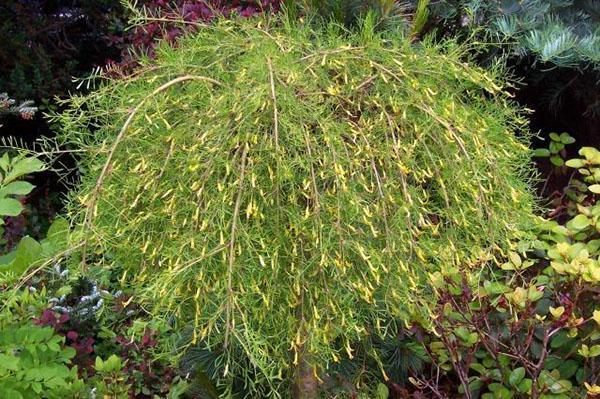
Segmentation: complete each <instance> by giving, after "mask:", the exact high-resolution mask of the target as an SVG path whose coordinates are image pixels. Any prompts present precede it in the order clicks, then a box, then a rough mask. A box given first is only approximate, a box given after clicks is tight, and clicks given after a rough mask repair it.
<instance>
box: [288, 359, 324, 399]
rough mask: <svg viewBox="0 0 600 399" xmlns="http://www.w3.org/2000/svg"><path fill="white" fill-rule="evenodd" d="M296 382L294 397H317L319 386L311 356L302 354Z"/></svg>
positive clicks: (312, 398)
mask: <svg viewBox="0 0 600 399" xmlns="http://www.w3.org/2000/svg"><path fill="white" fill-rule="evenodd" d="M295 382H296V383H295V384H294V399H317V398H318V397H319V386H318V381H317V378H316V377H315V374H314V371H313V365H312V363H311V361H310V356H308V355H307V354H302V355H300V358H299V359H298V366H297V367H296V381H295Z"/></svg>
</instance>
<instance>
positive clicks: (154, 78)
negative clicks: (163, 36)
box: [55, 17, 533, 397]
mask: <svg viewBox="0 0 600 399" xmlns="http://www.w3.org/2000/svg"><path fill="white" fill-rule="evenodd" d="M373 26H374V24H373V19H372V18H369V17H367V18H366V20H365V22H364V26H363V27H362V29H359V30H358V31H357V32H356V33H351V32H347V31H344V30H343V29H342V28H341V27H340V26H338V25H335V24H329V25H326V26H325V27H322V28H319V29H313V28H312V27H311V26H310V25H308V24H294V23H291V22H290V21H286V20H285V19H251V20H248V21H246V22H244V21H242V20H236V21H234V22H227V21H224V20H219V21H217V22H216V23H215V24H214V25H211V26H207V27H206V28H203V29H200V30H199V31H198V32H197V33H196V34H194V35H190V36H189V37H185V38H182V39H180V40H179V42H178V45H177V48H176V49H173V48H171V47H168V46H162V47H160V48H159V49H158V50H157V58H156V61H153V62H149V61H146V63H145V64H144V65H142V67H141V69H140V70H139V71H138V73H137V74H136V75H135V76H132V77H129V78H127V79H120V80H119V79H113V80H110V79H109V80H107V81H105V82H104V83H103V85H102V86H101V87H100V88H99V89H98V90H97V91H96V92H94V93H92V94H91V95H89V96H74V97H73V98H72V99H71V100H70V101H69V102H68V103H67V104H64V105H66V106H68V107H69V108H68V110H67V111H66V112H65V113H63V114H62V115H60V116H56V117H55V118H56V121H58V122H60V123H61V124H62V126H63V134H61V135H60V137H59V144H60V145H64V146H68V147H69V148H73V149H77V150H78V151H81V153H82V154H83V155H82V158H81V168H82V169H83V170H85V171H86V173H85V175H84V176H83V178H82V184H81V187H80V189H79V190H78V191H77V192H76V193H73V194H72V196H71V198H70V205H69V218H70V220H71V222H72V224H73V227H74V228H75V230H76V232H75V233H74V235H73V236H74V243H77V244H78V245H80V246H81V250H80V251H79V252H78V254H77V256H76V258H75V259H76V262H78V263H79V264H80V265H81V267H82V270H86V269H87V268H91V267H94V266H95V265H102V267H104V268H108V269H111V268H112V269H113V270H120V271H121V273H122V275H121V277H120V281H121V282H122V283H123V284H125V285H128V286H135V287H137V292H138V296H139V298H140V299H141V300H142V301H143V305H144V306H146V307H148V308H150V311H151V313H152V314H153V315H154V316H155V317H157V318H162V319H164V320H169V321H170V323H174V326H175V329H176V330H177V329H178V330H180V331H182V330H183V329H186V328H187V329H188V330H189V331H190V334H189V336H190V339H189V341H188V342H187V344H188V345H189V344H195V345H200V346H201V347H203V348H205V349H208V350H211V351H212V352H213V353H215V354H216V363H217V364H218V365H219V370H220V372H219V373H215V374H214V375H211V376H210V377H211V378H214V379H215V381H216V382H217V387H218V388H219V389H222V390H223V391H222V392H223V393H224V394H227V392H229V391H228V390H230V389H232V388H231V387H232V386H233V381H234V380H241V381H242V382H243V383H244V384H246V385H247V387H248V390H249V392H251V393H252V394H253V395H260V396H267V395H269V396H278V395H280V396H284V397H285V396H286V394H285V392H288V390H289V389H290V385H296V388H297V389H299V390H300V391H301V393H302V394H303V395H306V396H307V397H311V395H313V396H314V394H315V391H316V389H317V388H316V385H317V382H318V380H319V378H320V376H322V375H323V373H324V371H325V370H326V369H327V368H328V365H329V364H334V363H336V362H337V361H339V360H340V358H342V357H350V358H351V357H352V356H353V350H354V349H353V343H354V342H356V341H358V340H360V339H361V338H364V337H365V336H366V335H369V334H370V335H376V336H385V335H386V331H388V329H389V328H391V324H393V323H394V320H421V321H423V322H424V323H427V320H431V318H430V314H429V312H428V307H427V304H428V302H429V301H428V297H429V298H432V297H431V295H430V293H431V292H432V291H431V289H430V287H429V284H428V277H427V276H428V274H429V273H430V272H432V271H435V270H439V269H441V268H443V267H449V266H450V265H455V266H459V265H460V267H463V268H470V267H477V265H478V264H479V263H480V262H481V261H482V260H484V259H485V260H487V259H489V258H493V257H494V253H495V251H496V250H498V249H501V248H506V247H507V245H509V242H510V241H511V240H512V239H514V238H516V237H518V236H519V232H520V231H521V229H523V228H525V227H527V225H528V224H529V222H530V220H531V215H532V209H533V200H532V194H531V193H530V189H529V188H528V185H527V179H529V178H530V175H529V166H528V165H529V161H528V159H529V150H528V148H527V139H528V135H527V133H526V131H525V129H524V120H523V118H522V115H521V114H520V111H519V110H518V109H517V108H516V107H515V106H514V104H512V103H511V101H510V98H509V97H508V95H507V94H506V93H505V92H504V91H503V89H502V87H503V86H504V85H505V82H504V81H503V80H502V78H501V71H500V70H499V69H496V70H491V71H490V72H485V71H483V70H481V69H479V68H477V67H473V66H471V65H469V64H467V63H465V62H464V61H463V59H462V58H461V57H463V56H464V55H465V53H464V50H463V49H462V48H461V47H460V46H457V45H456V44H454V43H452V42H449V43H446V44H445V45H434V44H432V43H429V42H426V43H422V44H419V45H417V46H414V45H412V44H411V43H410V42H409V40H407V39H404V38H402V37H399V36H387V37H386V36H385V35H380V34H377V33H375V30H374V28H373ZM517 130H520V131H521V133H522V134H521V136H520V138H518V137H517V136H516V135H515V134H514V133H515V131H517ZM498 154H501V156H498ZM244 359H245V360H244ZM250 365H251V366H250ZM294 375H296V376H297V377H298V379H299V381H298V383H297V384H293V383H291V381H293V376H294Z"/></svg>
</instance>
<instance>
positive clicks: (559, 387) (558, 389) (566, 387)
mask: <svg viewBox="0 0 600 399" xmlns="http://www.w3.org/2000/svg"><path fill="white" fill-rule="evenodd" d="M572 387H573V384H571V381H569V380H559V381H556V382H553V383H551V384H550V386H549V387H548V389H550V392H552V393H566V392H569V391H570V390H571V388H572Z"/></svg>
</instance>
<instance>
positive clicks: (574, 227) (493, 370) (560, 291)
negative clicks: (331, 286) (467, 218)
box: [413, 135, 600, 399]
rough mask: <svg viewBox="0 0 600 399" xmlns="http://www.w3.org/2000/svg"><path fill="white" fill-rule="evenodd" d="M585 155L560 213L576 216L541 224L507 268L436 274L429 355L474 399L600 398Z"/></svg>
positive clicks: (595, 162) (592, 160)
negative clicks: (432, 328) (437, 300)
mask: <svg viewBox="0 0 600 399" xmlns="http://www.w3.org/2000/svg"><path fill="white" fill-rule="evenodd" d="M562 137H563V140H562V142H563V143H564V142H565V141H568V142H569V143H571V142H572V140H567V137H566V136H564V135H562ZM560 138H561V136H558V135H556V137H555V140H553V142H552V143H551V146H552V144H554V147H556V143H559V142H561V140H560ZM554 149H556V148H554ZM579 153H580V155H581V156H582V157H581V158H578V159H571V160H569V161H567V162H566V165H567V166H568V167H570V168H576V169H577V170H578V176H579V177H578V178H574V179H572V180H571V183H570V184H569V186H568V187H567V188H566V189H565V192H564V193H563V195H562V198H563V199H564V201H565V203H564V204H560V207H561V208H563V212H566V213H568V215H569V216H568V219H567V221H566V223H565V224H564V225H561V224H559V223H557V222H556V221H554V220H540V223H539V226H538V227H537V231H535V235H533V236H531V237H530V238H528V239H526V240H524V241H521V242H520V243H518V244H517V245H515V246H514V248H513V250H512V251H510V252H508V254H507V255H508V256H507V258H508V259H507V262H505V263H503V264H501V265H500V267H499V268H498V267H493V266H492V267H490V268H489V269H488V270H486V271H485V272H484V273H483V274H476V275H473V274H469V273H465V272H464V271H460V270H458V269H456V268H449V269H447V270H445V271H442V272H436V273H434V274H433V275H432V279H433V282H434V284H435V286H436V287H437V292H438V297H439V307H438V310H437V312H436V313H437V314H438V315H439V317H437V318H436V321H435V324H436V326H435V332H436V335H435V336H431V337H430V339H429V340H427V343H426V347H427V350H428V353H429V354H430V356H431V358H432V359H433V360H434V361H435V363H436V364H437V365H438V367H439V368H441V369H442V370H446V371H450V370H453V371H454V372H455V374H456V375H457V376H458V379H459V380H460V382H461V384H462V386H461V387H460V388H459V391H460V392H461V393H465V396H466V397H481V398H484V399H485V398H490V399H491V398H565V399H567V398H572V397H584V396H586V394H587V395H589V396H595V395H598V394H599V393H600V386H599V385H598V375H599V374H600V370H599V369H598V364H597V362H595V361H594V358H596V357H598V356H600V308H599V307H598V305H597V304H598V286H599V284H600V265H599V264H598V256H599V255H600V250H599V248H600V234H599V231H600V229H599V228H598V226H599V222H598V220H599V218H600V203H598V202H597V199H598V196H597V194H599V193H600V184H599V183H600V152H599V151H597V150H596V149H594V148H590V147H583V148H582V149H581V150H580V151H579ZM552 213H553V214H554V215H555V216H558V217H560V215H561V213H562V212H556V211H553V212H552ZM413 382H414V383H415V384H416V385H417V386H419V387H421V388H423V389H424V390H433V391H435V389H434V388H432V387H435V386H436V385H437V384H436V382H435V381H433V380H429V381H428V380H425V379H420V378H419V377H417V378H415V379H414V380H413Z"/></svg>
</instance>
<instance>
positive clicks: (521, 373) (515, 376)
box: [508, 367, 525, 386]
mask: <svg viewBox="0 0 600 399" xmlns="http://www.w3.org/2000/svg"><path fill="white" fill-rule="evenodd" d="M524 377H525V368H524V367H518V368H516V369H514V370H513V371H511V373H510V375H509V376H508V382H509V383H510V384H511V385H513V386H517V385H519V383H520V382H521V381H522V380H523V378H524Z"/></svg>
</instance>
